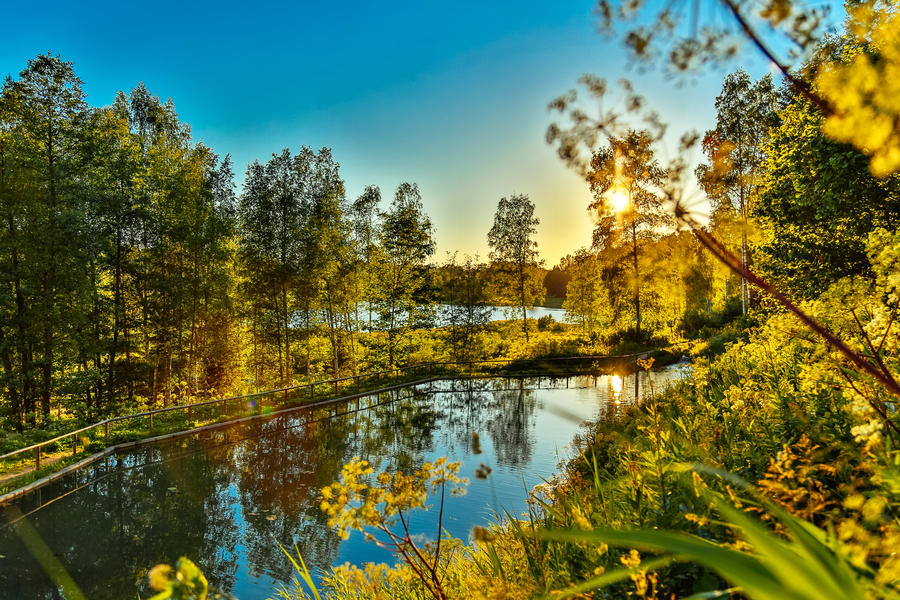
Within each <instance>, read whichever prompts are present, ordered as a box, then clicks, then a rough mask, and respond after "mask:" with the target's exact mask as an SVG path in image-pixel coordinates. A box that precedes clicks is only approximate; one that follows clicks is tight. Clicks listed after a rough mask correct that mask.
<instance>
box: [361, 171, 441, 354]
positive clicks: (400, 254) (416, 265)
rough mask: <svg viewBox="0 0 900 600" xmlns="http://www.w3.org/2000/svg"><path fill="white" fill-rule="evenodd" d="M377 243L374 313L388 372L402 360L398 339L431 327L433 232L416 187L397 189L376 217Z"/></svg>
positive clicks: (403, 186) (405, 186)
mask: <svg viewBox="0 0 900 600" xmlns="http://www.w3.org/2000/svg"><path fill="white" fill-rule="evenodd" d="M379 238H380V242H381V248H382V252H381V253H380V255H379V256H378V264H377V267H376V268H377V270H378V276H377V282H378V283H377V287H376V289H375V302H374V308H375V313H376V317H377V318H376V326H377V327H378V329H380V330H382V331H384V332H385V334H386V335H387V351H388V364H389V365H390V366H391V367H393V366H394V364H395V360H396V359H397V354H398V353H402V354H405V350H404V349H403V348H402V347H401V342H402V340H403V337H404V336H405V335H407V334H408V333H409V332H410V331H411V330H412V329H413V328H414V327H417V326H423V325H427V324H430V322H431V316H432V311H431V309H430V305H431V302H430V297H429V296H430V285H429V277H430V272H429V269H428V267H427V261H428V259H429V258H430V257H431V255H432V254H434V238H433V228H432V226H431V220H430V219H429V218H428V216H427V215H426V214H425V210H424V208H423V206H422V196H421V194H420V193H419V186H418V185H416V184H414V183H401V184H400V185H399V186H398V187H397V191H396V192H395V194H394V200H393V202H391V207H390V209H389V210H388V211H387V212H385V213H382V214H381V227H380V231H379Z"/></svg>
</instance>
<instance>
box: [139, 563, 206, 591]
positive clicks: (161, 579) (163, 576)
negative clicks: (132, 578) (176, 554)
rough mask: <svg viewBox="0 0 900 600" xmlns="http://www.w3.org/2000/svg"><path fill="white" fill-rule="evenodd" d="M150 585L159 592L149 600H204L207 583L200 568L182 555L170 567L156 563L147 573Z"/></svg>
mask: <svg viewBox="0 0 900 600" xmlns="http://www.w3.org/2000/svg"><path fill="white" fill-rule="evenodd" d="M147 577H148V578H149V580H150V587H152V588H153V589H154V590H155V591H157V592H159V593H158V594H156V595H155V596H153V598H151V599H150V600H165V599H167V598H171V599H172V600H206V593H207V591H208V589H209V584H208V583H207V581H206V577H204V576H203V573H202V572H201V571H200V569H199V568H198V567H197V565H195V564H194V563H193V561H191V560H190V559H188V558H185V557H184V556H182V557H181V558H179V559H178V562H176V563H175V567H174V568H172V567H171V566H169V565H164V564H161V565H156V566H155V567H153V568H152V569H150V572H149V573H148V574H147Z"/></svg>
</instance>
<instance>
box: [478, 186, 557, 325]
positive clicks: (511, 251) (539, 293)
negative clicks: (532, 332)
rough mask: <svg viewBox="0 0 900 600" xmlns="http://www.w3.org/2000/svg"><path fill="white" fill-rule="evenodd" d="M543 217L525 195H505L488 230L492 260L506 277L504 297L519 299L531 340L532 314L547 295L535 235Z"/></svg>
mask: <svg viewBox="0 0 900 600" xmlns="http://www.w3.org/2000/svg"><path fill="white" fill-rule="evenodd" d="M539 224H540V220H539V219H538V218H537V217H535V216H534V204H532V202H531V200H529V199H528V196H526V195H524V194H513V195H512V196H510V197H508V198H506V197H504V198H501V199H500V202H499V203H498V204H497V212H496V213H494V225H493V226H492V227H491V230H490V231H489V232H488V246H490V248H491V253H490V259H491V261H492V262H493V263H494V265H495V266H497V267H499V272H500V273H502V274H503V275H504V276H505V277H504V278H505V284H503V283H501V284H500V285H501V288H500V289H501V294H500V297H501V298H502V299H503V300H506V301H510V300H512V301H515V302H516V305H517V306H519V307H520V308H521V309H522V331H523V332H524V333H525V340H526V341H528V313H527V312H526V309H527V308H529V307H533V306H534V304H535V302H537V301H538V299H541V298H543V296H544V288H543V276H541V275H543V274H542V273H540V271H538V267H539V266H540V264H541V262H542V261H539V260H538V250H537V242H536V241H535V240H534V235H535V234H536V233H537V226H538V225H539Z"/></svg>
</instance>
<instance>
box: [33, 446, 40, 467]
mask: <svg viewBox="0 0 900 600" xmlns="http://www.w3.org/2000/svg"><path fill="white" fill-rule="evenodd" d="M34 450H35V459H36V461H35V463H36V464H35V467H34V470H35V471H40V470H41V447H40V446H38V447H37V448H35V449H34Z"/></svg>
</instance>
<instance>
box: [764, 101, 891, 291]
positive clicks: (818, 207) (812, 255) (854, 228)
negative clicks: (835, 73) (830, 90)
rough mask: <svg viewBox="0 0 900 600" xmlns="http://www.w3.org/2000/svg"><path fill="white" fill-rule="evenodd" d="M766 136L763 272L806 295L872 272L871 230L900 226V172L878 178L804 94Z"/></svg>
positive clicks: (786, 286) (788, 289)
mask: <svg viewBox="0 0 900 600" xmlns="http://www.w3.org/2000/svg"><path fill="white" fill-rule="evenodd" d="M780 115H781V119H782V122H781V125H780V126H778V127H777V128H775V129H773V130H772V132H771V136H770V138H769V139H768V140H767V141H766V145H765V149H766V155H767V158H766V159H765V161H764V162H763V165H762V166H763V173H762V182H761V183H762V186H761V193H760V198H759V201H758V203H757V204H756V206H755V207H754V211H753V215H754V217H755V218H756V219H757V220H758V221H759V223H760V228H761V239H760V242H759V248H758V253H759V270H760V272H761V273H763V274H764V275H765V276H767V277H768V278H770V279H771V280H773V281H776V282H778V283H779V285H780V286H782V287H783V288H784V289H785V290H787V291H790V292H791V293H792V294H793V295H795V296H797V297H800V298H812V297H815V296H818V295H819V294H821V293H822V292H823V291H824V290H825V289H826V288H827V287H828V286H829V285H831V284H832V283H834V282H836V281H837V280H838V279H840V278H842V277H845V276H848V275H863V276H870V275H871V273H870V267H869V264H870V262H869V259H868V257H867V256H866V240H867V238H868V234H869V233H870V232H871V231H873V230H874V229H876V228H885V229H888V230H894V229H896V228H897V227H898V226H900V176H897V175H894V176H892V177H887V178H882V179H879V178H876V177H874V176H873V175H872V174H871V173H870V172H869V170H868V168H867V167H868V159H867V157H866V156H865V155H864V154H862V153H861V152H860V151H858V150H857V149H855V148H853V147H852V146H849V145H847V144H843V143H839V142H835V141H833V140H831V139H829V138H827V137H826V136H825V135H824V134H823V132H822V129H821V127H822V122H823V117H822V115H821V114H820V113H819V112H818V111H817V110H816V109H815V108H814V107H813V106H811V105H810V103H809V102H807V101H805V100H803V99H802V98H796V97H795V98H792V99H791V101H790V103H789V104H788V105H787V106H786V107H785V108H784V109H783V110H782V111H781V112H780Z"/></svg>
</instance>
